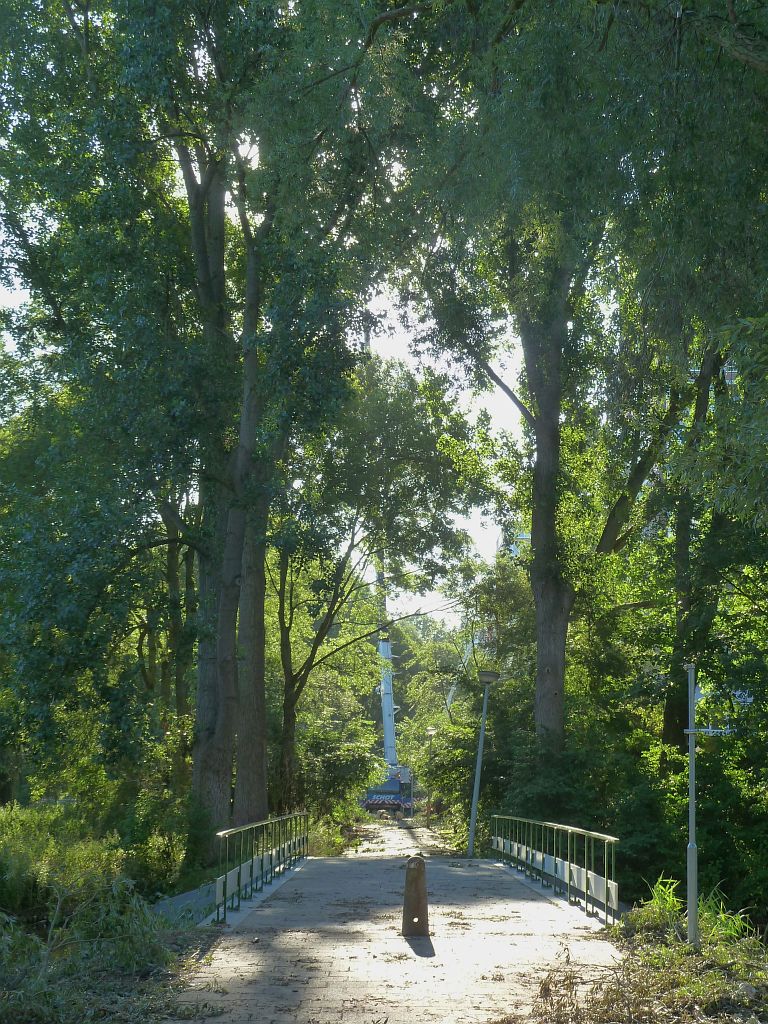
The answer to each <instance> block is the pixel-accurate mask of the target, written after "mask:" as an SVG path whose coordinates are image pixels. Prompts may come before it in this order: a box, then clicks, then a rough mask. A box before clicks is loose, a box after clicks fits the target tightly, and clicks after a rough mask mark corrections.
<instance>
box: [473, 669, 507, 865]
mask: <svg viewBox="0 0 768 1024" xmlns="http://www.w3.org/2000/svg"><path fill="white" fill-rule="evenodd" d="M478 678H479V679H480V682H481V683H482V684H483V687H484V690H483V714H482V717H481V719H480V736H479V737H478V741H477V763H476V764H475V785H474V789H473V790H472V810H471V811H470V814H469V842H468V844H467V856H468V857H474V855H475V828H476V826H477V804H478V800H479V799H480V773H481V771H482V768H483V746H484V745H485V720H486V718H487V716H488V691H489V690H490V688H491V683H495V682H498V679H499V673H498V672H494V671H492V670H491V669H480V671H479V672H478Z"/></svg>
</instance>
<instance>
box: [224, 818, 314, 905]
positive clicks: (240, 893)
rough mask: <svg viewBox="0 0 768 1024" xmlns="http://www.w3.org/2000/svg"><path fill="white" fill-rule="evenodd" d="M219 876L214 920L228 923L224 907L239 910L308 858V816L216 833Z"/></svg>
mask: <svg viewBox="0 0 768 1024" xmlns="http://www.w3.org/2000/svg"><path fill="white" fill-rule="evenodd" d="M216 838H217V839H218V840H219V875H218V878H217V879H216V920H217V921H219V920H223V921H226V920H227V907H229V909H230V910H239V909H240V903H241V901H242V900H247V899H249V898H250V897H252V896H253V894H254V893H256V892H260V891H261V890H262V889H263V888H264V886H265V885H271V884H272V881H273V879H274V878H275V876H276V875H279V874H282V873H283V872H284V871H287V870H288V869H289V868H292V867H293V866H294V864H296V863H297V862H298V861H300V860H301V859H302V858H303V857H306V856H307V849H308V845H309V816H308V814H307V813H306V812H305V811H300V812H299V813H297V814H285V815H283V817H281V818H269V819H268V820H267V821H255V822H253V823H252V824H250V825H241V826H240V828H228V829H226V830H225V831H224V832H217V833H216Z"/></svg>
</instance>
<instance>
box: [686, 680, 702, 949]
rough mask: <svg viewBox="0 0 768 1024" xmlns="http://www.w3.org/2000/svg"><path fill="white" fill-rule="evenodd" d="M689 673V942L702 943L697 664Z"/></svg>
mask: <svg viewBox="0 0 768 1024" xmlns="http://www.w3.org/2000/svg"><path fill="white" fill-rule="evenodd" d="M684 668H685V670H686V672H687V673H688V728H687V729H686V730H685V731H686V732H687V733H688V849H687V851H686V866H687V898H688V942H689V943H690V944H691V945H692V946H698V944H699V850H698V847H697V846H696V666H695V665H685V666H684Z"/></svg>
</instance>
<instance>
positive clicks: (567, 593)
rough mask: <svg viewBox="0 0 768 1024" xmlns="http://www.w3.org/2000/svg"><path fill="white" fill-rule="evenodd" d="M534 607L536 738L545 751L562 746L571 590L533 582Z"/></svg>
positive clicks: (557, 582) (551, 582)
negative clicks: (566, 647) (544, 747)
mask: <svg viewBox="0 0 768 1024" xmlns="http://www.w3.org/2000/svg"><path fill="white" fill-rule="evenodd" d="M533 597H534V603H535V608H536V700H535V706H534V723H535V728H536V735H537V736H538V737H539V739H540V740H541V741H542V742H543V743H544V745H545V746H547V747H548V748H554V749H558V748H559V747H561V746H562V742H563V731H564V723H565V645H566V640H567V637H568V626H569V623H570V618H571V610H572V608H573V597H574V592H573V588H572V587H571V586H570V585H569V584H568V583H566V582H564V581H563V580H561V579H558V578H550V579H546V580H538V581H534V582H533Z"/></svg>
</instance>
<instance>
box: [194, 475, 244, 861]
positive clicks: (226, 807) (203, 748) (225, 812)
mask: <svg viewBox="0 0 768 1024" xmlns="http://www.w3.org/2000/svg"><path fill="white" fill-rule="evenodd" d="M201 501H202V502H203V510H204V519H203V532H204V533H205V534H207V539H208V543H207V545H206V548H205V550H202V551H200V552H198V580H199V612H198V617H199V623H200V628H199V639H198V645H197V694H196V702H195V739H194V745H193V748H192V792H193V795H194V797H195V799H196V801H197V803H198V805H199V806H200V807H201V809H202V810H203V811H204V812H205V814H206V816H207V817H208V819H209V826H210V828H211V830H212V831H216V830H218V829H221V828H225V827H226V826H227V825H228V823H229V818H230V805H231V798H232V762H233V757H234V742H235V736H234V722H232V723H228V728H230V729H231V731H229V732H228V734H227V733H226V732H225V730H224V729H223V728H222V727H221V726H219V727H218V730H217V725H218V720H219V672H218V659H217V646H218V644H217V636H218V622H217V620H218V605H219V592H220V587H221V548H222V545H223V532H224V525H225V523H226V507H225V505H224V502H223V496H222V495H221V494H220V492H219V488H218V486H214V487H210V486H209V485H208V484H207V483H206V482H205V481H204V482H203V483H202V485H201ZM214 852H215V851H214V850H213V847H211V849H210V850H209V851H208V853H209V854H211V855H212V854H213V853H214Z"/></svg>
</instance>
